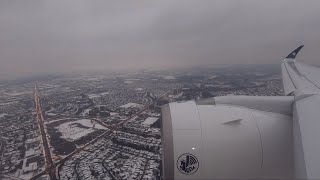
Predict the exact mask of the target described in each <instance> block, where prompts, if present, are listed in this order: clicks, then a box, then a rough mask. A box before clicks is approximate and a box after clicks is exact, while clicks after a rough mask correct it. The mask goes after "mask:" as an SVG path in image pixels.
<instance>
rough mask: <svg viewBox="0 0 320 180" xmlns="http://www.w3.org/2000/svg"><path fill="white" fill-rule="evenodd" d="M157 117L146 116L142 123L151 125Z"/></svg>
mask: <svg viewBox="0 0 320 180" xmlns="http://www.w3.org/2000/svg"><path fill="white" fill-rule="evenodd" d="M158 119H159V118H158V117H148V118H147V119H146V120H144V121H143V123H142V124H146V125H151V124H153V123H155V122H156V121H157V120H158Z"/></svg>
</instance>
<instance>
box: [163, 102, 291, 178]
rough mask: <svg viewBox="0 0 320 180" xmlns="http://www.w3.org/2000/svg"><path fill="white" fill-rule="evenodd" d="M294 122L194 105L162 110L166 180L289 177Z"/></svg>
mask: <svg viewBox="0 0 320 180" xmlns="http://www.w3.org/2000/svg"><path fill="white" fill-rule="evenodd" d="M291 119H292V118H291V117H290V116H287V115H283V114H280V113H273V112H263V111H259V110H253V109H248V108H244V107H237V106H229V105H197V104H196V103H195V102H194V101H188V102H176V103H170V104H168V105H165V106H163V107H162V144H163V147H162V160H163V163H162V164H163V178H164V179H237V178H241V179H256V178H268V179H269V178H276V179H279V178H286V179H291V178H292V177H293V150H292V149H293V148H292V147H293V145H292V120H291Z"/></svg>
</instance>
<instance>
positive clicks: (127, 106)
mask: <svg viewBox="0 0 320 180" xmlns="http://www.w3.org/2000/svg"><path fill="white" fill-rule="evenodd" d="M120 107H122V108H134V107H137V108H140V107H143V105H142V104H137V103H127V104H125V105H122V106H120Z"/></svg>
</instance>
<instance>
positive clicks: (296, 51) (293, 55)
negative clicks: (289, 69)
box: [286, 45, 304, 59]
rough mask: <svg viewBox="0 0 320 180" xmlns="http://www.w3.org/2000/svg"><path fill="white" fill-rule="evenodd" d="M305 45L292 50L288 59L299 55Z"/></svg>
mask: <svg viewBox="0 0 320 180" xmlns="http://www.w3.org/2000/svg"><path fill="white" fill-rule="evenodd" d="M303 46H304V45H301V46H299V47H298V48H297V49H295V50H294V51H292V52H291V53H290V54H289V55H288V56H287V57H286V59H295V58H296V56H297V55H298V53H299V51H300V50H301V49H302V48H303Z"/></svg>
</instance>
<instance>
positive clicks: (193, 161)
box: [177, 153, 199, 175]
mask: <svg viewBox="0 0 320 180" xmlns="http://www.w3.org/2000/svg"><path fill="white" fill-rule="evenodd" d="M177 168H178V169H179V171H180V172H181V173H183V174H186V175H190V174H193V173H195V172H197V170H198V168H199V161H198V159H197V158H196V156H194V155H192V154H189V153H186V154H182V155H181V156H180V157H179V158H178V160H177Z"/></svg>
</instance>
